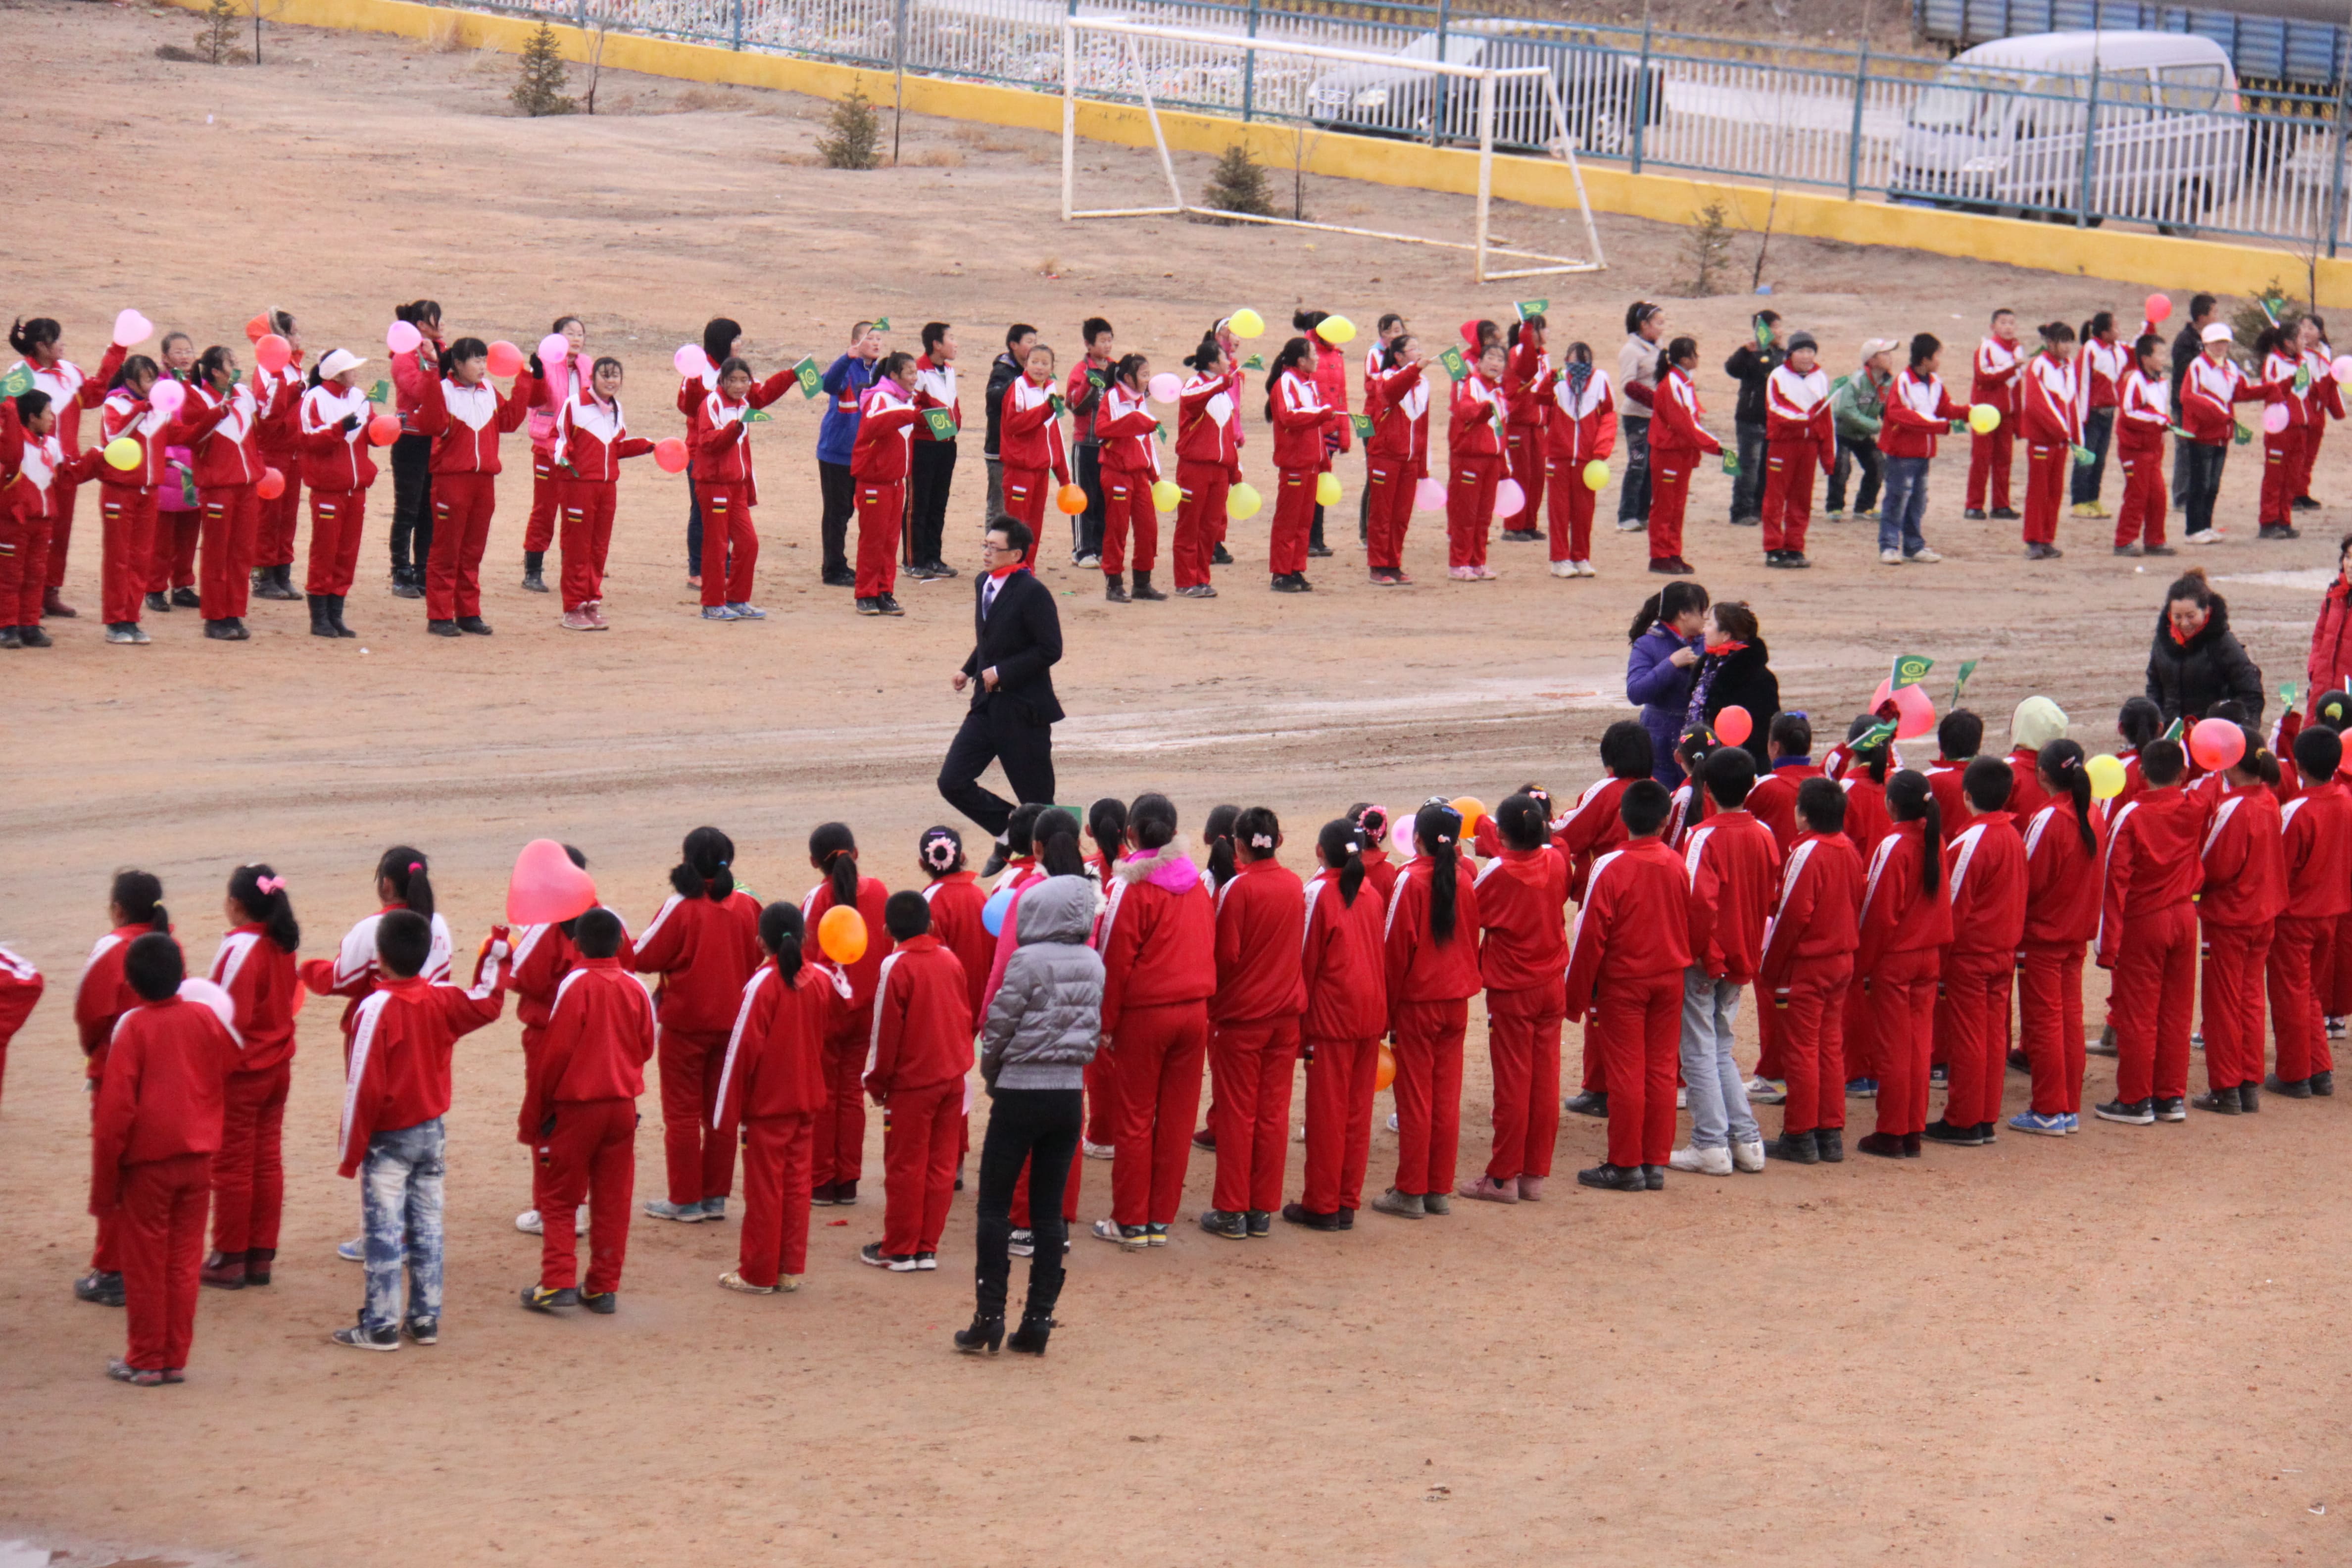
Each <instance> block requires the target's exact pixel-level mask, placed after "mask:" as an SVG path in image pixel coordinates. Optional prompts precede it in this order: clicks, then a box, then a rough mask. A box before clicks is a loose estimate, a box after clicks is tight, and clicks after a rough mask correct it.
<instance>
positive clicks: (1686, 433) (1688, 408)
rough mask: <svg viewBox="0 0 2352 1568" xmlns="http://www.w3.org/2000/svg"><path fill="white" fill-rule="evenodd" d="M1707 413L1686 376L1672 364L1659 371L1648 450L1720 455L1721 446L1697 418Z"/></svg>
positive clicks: (1694, 387) (1651, 413) (1688, 377)
mask: <svg viewBox="0 0 2352 1568" xmlns="http://www.w3.org/2000/svg"><path fill="white" fill-rule="evenodd" d="M1705 413H1706V409H1704V408H1702V407H1700V406H1699V401H1698V388H1697V387H1696V386H1695V385H1693V384H1691V378H1690V376H1689V375H1688V374H1685V372H1683V371H1681V370H1678V369H1676V368H1675V367H1674V366H1672V365H1667V366H1665V367H1664V368H1663V369H1661V370H1660V371H1659V373H1658V391H1657V397H1656V401H1655V402H1654V403H1653V404H1652V405H1651V412H1650V417H1651V418H1652V419H1654V421H1656V423H1654V424H1653V425H1652V426H1650V447H1651V449H1652V450H1657V449H1659V448H1664V450H1666V451H1669V452H1709V453H1718V454H1719V453H1720V452H1722V450H1723V443H1722V442H1720V441H1718V440H1717V439H1716V438H1715V437H1712V436H1710V435H1708V434H1707V433H1706V427H1705V426H1702V425H1700V424H1699V416H1701V415H1703V414H1705Z"/></svg>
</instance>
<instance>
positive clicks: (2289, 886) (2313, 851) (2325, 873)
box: [0, 779, 2352, 1034]
mask: <svg viewBox="0 0 2352 1568" xmlns="http://www.w3.org/2000/svg"><path fill="white" fill-rule="evenodd" d="M2280 817H2281V822H2282V826H2283V828H2284V833H2283V837H2282V840H2281V845H2280V848H2281V852H2282V853H2283V854H2284V857H2285V858H2286V908H2285V909H2284V910H2281V911H2280V912H2281V913H2282V914H2286V915H2291V916H2293V917H2294V919H2296V920H2306V921H2309V920H2331V919H2334V918H2335V917H2336V916H2338V915H2345V914H2352V795H2347V794H2346V793H2345V791H2344V786H2343V785H2342V784H2337V783H2336V782H2335V781H2334V780H2332V779H2331V780H2329V781H2328V782H2327V783H2326V784H2322V785H2320V786H2319V787H2318V788H2317V789H2311V790H2305V792H2304V793H2303V794H2301V795H2297V796H2296V797H2295V798H2294V800H2292V801H2289V802H2288V803H2287V805H2286V806H2285V807H2284V809H2283V810H2282V812H2281V813H2280ZM5 1032H6V1031H5V1026H0V1034H5Z"/></svg>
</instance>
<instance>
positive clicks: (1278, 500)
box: [1265, 334, 1348, 594]
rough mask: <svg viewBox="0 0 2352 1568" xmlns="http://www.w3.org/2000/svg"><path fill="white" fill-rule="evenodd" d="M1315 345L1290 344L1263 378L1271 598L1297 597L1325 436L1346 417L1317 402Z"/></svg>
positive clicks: (1306, 340)
mask: <svg viewBox="0 0 2352 1568" xmlns="http://www.w3.org/2000/svg"><path fill="white" fill-rule="evenodd" d="M1315 365H1316V349H1315V339H1314V337H1313V336H1312V335H1311V334H1310V335H1308V336H1307V337H1302V338H1293V339H1291V340H1290V341H1289V342H1286V343H1285V344H1284V345H1283V346H1282V353H1279V354H1277V355H1276V356H1275V361H1274V368H1273V369H1271V370H1269V371H1268V372H1267V373H1266V377H1265V418H1266V423H1267V424H1269V425H1272V426H1274V467H1275V472H1276V489H1275V502H1274V526H1273V531H1272V534H1271V536H1270V537H1269V539H1268V541H1267V547H1266V564H1267V566H1268V568H1269V569H1270V570H1271V571H1272V573H1273V574H1274V582H1273V587H1274V591H1275V592H1276V593H1277V594H1303V593H1305V592H1307V589H1308V588H1309V587H1310V586H1311V584H1308V582H1307V536H1308V535H1309V534H1310V533H1311V532H1312V531H1313V530H1314V524H1315V507H1316V499H1315V491H1316V487H1317V485H1318V482H1319V481H1320V480H1321V479H1322V477H1323V476H1324V475H1325V474H1327V473H1328V472H1330V469H1331V448H1330V445H1329V444H1328V442H1327V441H1325V440H1324V436H1325V434H1326V433H1327V432H1329V431H1332V430H1336V429H1344V428H1346V427H1347V423H1348V416H1347V414H1346V413H1345V412H1344V411H1342V410H1339V409H1336V408H1332V407H1330V406H1328V405H1326V404H1325V403H1324V401H1323V394H1322V391H1321V389H1320V388H1319V387H1318V385H1317V384H1316V378H1315Z"/></svg>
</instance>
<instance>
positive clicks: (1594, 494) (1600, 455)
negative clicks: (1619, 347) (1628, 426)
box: [1544, 343, 1617, 577]
mask: <svg viewBox="0 0 2352 1568" xmlns="http://www.w3.org/2000/svg"><path fill="white" fill-rule="evenodd" d="M1549 397H1550V398H1551V401H1552V406H1551V407H1550V408H1549V409H1547V410H1546V411H1545V417H1544V428H1545V430H1546V431H1547V432H1548V435H1547V436H1546V437H1545V439H1546V441H1547V443H1548V444H1549V448H1550V454H1551V456H1550V475H1551V478H1550V485H1551V574H1552V575H1553V576H1555V577H1590V576H1592V575H1593V570H1592V509H1593V505H1594V503H1595V502H1596V501H1597V500H1599V497H1600V493H1601V492H1600V491H1599V490H1597V489H1594V488H1593V486H1592V484H1591V481H1590V480H1588V479H1586V478H1585V477H1584V470H1585V469H1586V468H1588V467H1590V466H1591V465H1592V464H1594V463H1606V462H1607V461H1608V460H1609V458H1610V456H1611V454H1612V453H1614V452H1615V451H1616V450H1617V397H1616V394H1615V393H1614V392H1613V391H1612V389H1611V387H1610V384H1609V373H1608V372H1607V371H1605V370H1602V369H1601V367H1600V366H1599V365H1596V364H1594V363H1592V350H1591V348H1590V347H1589V346H1588V345H1586V344H1584V343H1570V344H1569V345H1568V350H1567V353H1565V355H1564V356H1563V363H1562V364H1561V366H1560V371H1559V375H1558V376H1556V377H1555V378H1554V379H1553V381H1552V383H1551V385H1550V387H1549Z"/></svg>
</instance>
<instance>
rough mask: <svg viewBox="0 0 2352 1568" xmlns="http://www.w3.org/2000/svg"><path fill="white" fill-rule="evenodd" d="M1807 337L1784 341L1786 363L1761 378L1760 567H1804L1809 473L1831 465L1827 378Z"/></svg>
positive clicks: (1833, 435) (1833, 440)
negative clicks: (1762, 457) (1762, 469)
mask: <svg viewBox="0 0 2352 1568" xmlns="http://www.w3.org/2000/svg"><path fill="white" fill-rule="evenodd" d="M1820 351H1821V345H1820V344H1819V343H1818V342H1814V340H1813V335H1812V333H1811V332H1799V333H1798V334H1797V335H1796V336H1794V337H1792V338H1790V340H1789V358H1788V363H1785V364H1780V365H1775V366H1774V367H1773V369H1772V374H1770V375H1768V376H1766V377H1765V378H1764V430H1765V437H1764V439H1765V443H1766V445H1765V452H1766V454H1767V456H1766V458H1765V461H1764V468H1765V472H1764V564H1765V565H1767V566H1809V565H1811V564H1812V563H1811V562H1809V561H1807V560H1806V559H1805V530H1806V527H1807V525H1808V524H1810V523H1811V521H1812V516H1813V470H1814V469H1815V468H1819V469H1820V470H1821V471H1822V473H1823V474H1824V475H1826V474H1828V473H1829V472H1830V471H1831V470H1832V468H1835V467H1836V466H1837V430H1836V427H1835V426H1834V425H1833V424H1832V421H1831V416H1830V378H1829V376H1828V374H1826V373H1825V372H1823V371H1822V369H1821V368H1820V366H1819V365H1818V364H1817V363H1815V361H1816V360H1817V358H1818V357H1819V354H1820Z"/></svg>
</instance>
